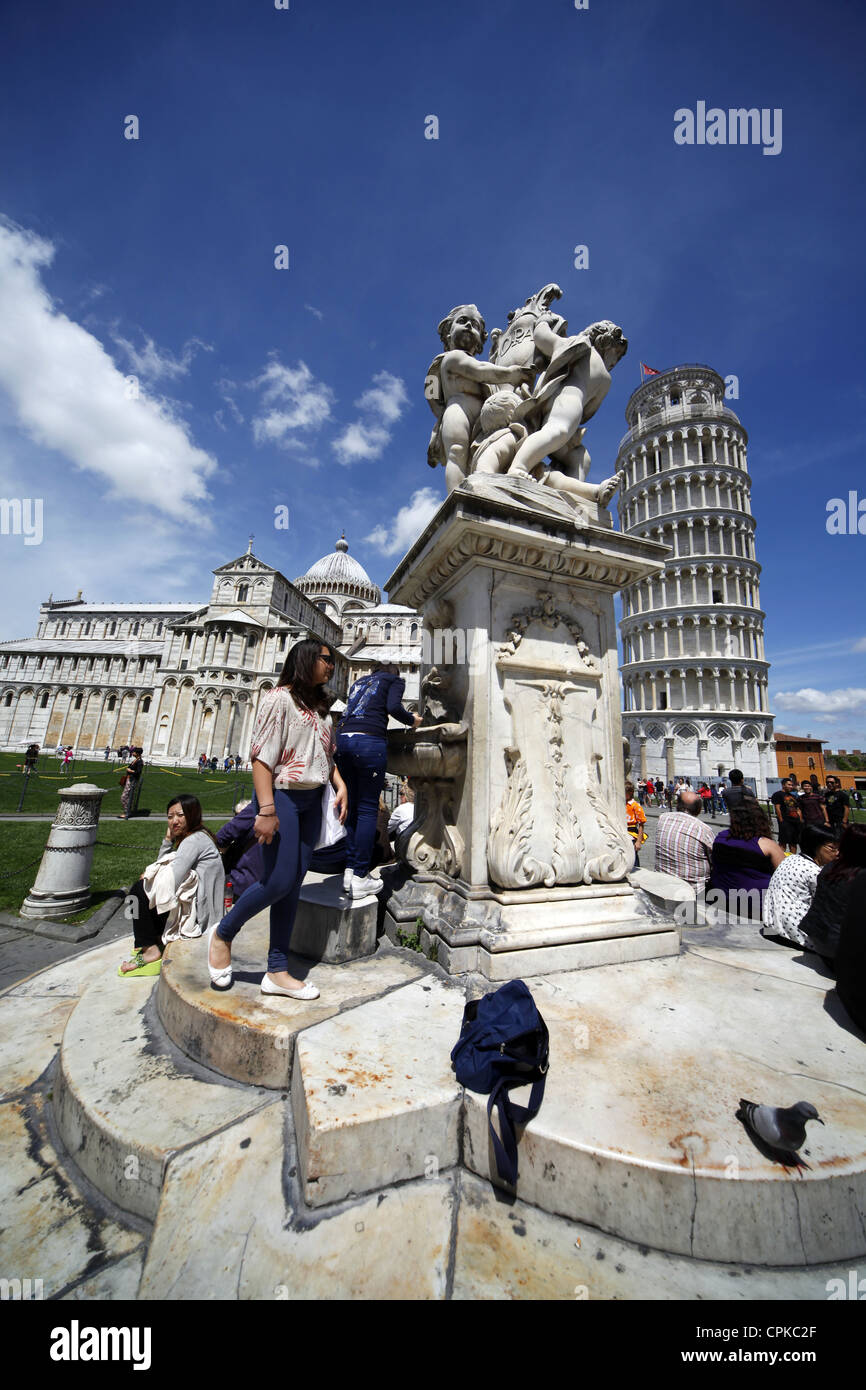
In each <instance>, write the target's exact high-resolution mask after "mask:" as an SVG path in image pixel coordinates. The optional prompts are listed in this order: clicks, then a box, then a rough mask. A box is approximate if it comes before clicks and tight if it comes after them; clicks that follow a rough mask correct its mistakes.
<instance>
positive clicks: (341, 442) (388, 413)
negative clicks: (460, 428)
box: [333, 372, 409, 529]
mask: <svg viewBox="0 0 866 1390" xmlns="http://www.w3.org/2000/svg"><path fill="white" fill-rule="evenodd" d="M408 404H409V396H408V394H407V392H406V386H405V383H404V382H403V381H402V380H401V378H400V377H398V376H392V374H391V373H390V372H378V373H377V375H376V376H374V377H373V385H372V386H371V387H370V388H369V390H367V391H365V392H364V393H363V395H361V396H359V397H358V399H357V400H356V401H355V405H356V406H357V408H358V409H359V410H360V411H361V412H362V417H361V419H359V420H353V421H352V422H351V424H349V425H347V426H346V428H345V429H344V430H343V431H342V433H341V434H338V435H337V438H336V439H335V440H334V445H333V447H334V453H335V454H336V455H337V461H338V463H342V464H343V465H345V466H347V467H348V466H349V465H350V464H353V463H357V462H358V461H359V460H364V459H377V458H380V457H381V456H382V454H383V453H384V451H385V449H386V447H387V446H388V444H389V443H390V440H391V426H392V425H395V424H396V423H397V421H398V420H399V419H400V416H401V415H402V414H403V411H404V410H405V408H406V406H407V405H408ZM379 529H381V528H379Z"/></svg>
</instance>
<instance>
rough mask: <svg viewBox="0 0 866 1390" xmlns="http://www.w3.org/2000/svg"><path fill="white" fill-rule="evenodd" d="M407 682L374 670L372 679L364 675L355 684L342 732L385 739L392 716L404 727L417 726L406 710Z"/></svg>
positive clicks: (389, 673) (350, 693)
mask: <svg viewBox="0 0 866 1390" xmlns="http://www.w3.org/2000/svg"><path fill="white" fill-rule="evenodd" d="M405 689H406V682H405V681H404V680H403V678H402V676H395V675H393V674H392V673H391V672H390V671H374V672H373V674H372V675H371V676H362V677H361V679H360V680H357V681H355V684H354V685H353V686H352V689H351V690H350V691H349V699H348V701H347V703H346V713H345V714H344V715H343V718H342V719H341V720H340V727H339V729H338V731H337V732H338V733H341V734H373V735H374V737H377V738H384V737H385V733H386V730H387V728H388V715H389V714H392V715H393V716H394V718H395V719H399V720H400V722H401V724H409V725H411V724H414V722H415V716H414V715H412V714H410V713H409V711H408V710H407V709H404V708H403V703H402V701H403V691H404V690H405Z"/></svg>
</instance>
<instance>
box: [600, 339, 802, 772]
mask: <svg viewBox="0 0 866 1390" xmlns="http://www.w3.org/2000/svg"><path fill="white" fill-rule="evenodd" d="M724 393H725V384H724V382H723V380H722V378H721V377H720V376H719V375H718V374H717V373H716V372H714V371H712V370H711V368H709V367H700V366H686V367H674V368H672V370H670V371H667V372H661V373H659V374H658V375H655V376H653V377H651V378H650V379H649V380H648V381H645V382H644V383H643V385H641V386H640V387H639V388H638V389H637V391H635V392H634V394H633V396H632V397H631V399H630V400H629V403H628V405H627V407H626V420H627V422H628V426H629V430H628V434H626V436H625V438H624V439H623V440H622V443H621V444H620V449H619V455H618V459H617V467H618V468H619V469H620V470H621V471H622V473H623V482H622V487H621V490H620V500H619V517H620V525H621V527H622V529H623V530H624V531H629V532H631V533H632V534H634V535H639V536H647V537H649V538H650V539H651V540H658V541H662V542H663V543H664V544H665V545H667V546H670V549H671V552H672V553H671V555H670V557H669V559H668V561H667V563H666V565H665V568H664V571H663V572H662V573H661V574H659V575H656V576H654V577H653V578H652V579H646V580H642V581H641V582H640V583H637V584H632V585H631V586H630V587H629V588H628V589H625V590H623V595H622V600H623V616H622V622H621V633H622V646H623V665H622V668H621V669H622V677H623V687H624V698H625V707H624V710H623V732H624V733H625V735H626V737H627V738H628V740H629V744H630V747H631V756H632V767H633V772H634V775H635V776H637V775H641V776H652V777H659V776H662V777H665V778H666V779H667V778H670V777H678V776H683V777H689V778H690V779H691V780H692V783H693V785H694V782H695V779H697V780H699V781H700V780H706V779H707V778H715V777H717V776H719V775H720V774H721V773H723V772H727V771H728V769H729V768H731V767H739V768H741V769H742V771H743V773H744V775H745V777H746V778H747V779H754V784H755V787H756V790H757V791H758V794H759V795H762V794H764V793H765V791H766V779H767V778H768V777H774V776H775V775H776V765H775V757H774V755H773V742H772V739H773V719H772V715H771V714H770V712H769V708H768V704H767V673H768V670H769V666H768V664H767V662H766V660H765V658H764V614H763V613H762V611H761V606H760V598H759V593H758V583H759V576H760V573H761V567H760V565H759V564H758V561H757V556H756V552H755V520H754V517H753V516H752V512H751V508H750V506H749V492H750V485H751V479H750V477H749V472H748V464H747V461H746V444H747V439H748V437H747V435H746V431H745V430H744V429H743V426H742V425H741V424H740V421H739V420H738V419H737V416H736V415H735V414H734V412H733V411H732V410H729V409H728V408H727V406H726V405H725V403H724Z"/></svg>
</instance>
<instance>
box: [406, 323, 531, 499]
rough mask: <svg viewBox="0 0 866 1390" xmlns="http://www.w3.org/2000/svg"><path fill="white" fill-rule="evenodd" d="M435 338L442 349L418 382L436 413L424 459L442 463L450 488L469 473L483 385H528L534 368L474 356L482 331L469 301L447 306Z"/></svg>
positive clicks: (483, 339)
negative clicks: (438, 340) (439, 339)
mask: <svg viewBox="0 0 866 1390" xmlns="http://www.w3.org/2000/svg"><path fill="white" fill-rule="evenodd" d="M439 337H440V338H441V339H442V343H443V345H444V347H445V352H444V353H440V354H439V356H438V357H436V358H434V360H433V362H432V363H431V364H430V367H429V369H428V372H427V378H426V380H425V382H424V394H425V396H426V397H427V400H428V401H429V403H430V408H431V410H432V411H433V413H434V415H436V417H437V423H436V425H435V427H434V429H433V433H432V435H431V436H430V444H429V447H428V450H427V462H428V463H429V464H430V466H431V468H435V467H436V465H437V464H439V463H444V465H445V483H446V486H447V488H448V491H449V492H452V491H453V490H454V488H456V487H459V486H460V484H461V483H462V482H463V480H464V478H465V477H466V476H467V474H468V472H469V442H470V439H471V437H472V432H473V430H474V428H475V426H476V424H477V422H478V417H479V416H480V414H481V407H482V406H483V404H484V401H485V400H486V398H487V396H488V394H489V388H490V387H495V386H520V385H521V384H529V383H530V382H531V381H532V379H533V376H534V372H533V371H531V370H530V369H528V368H527V367H504V366H497V365H496V364H495V363H493V362H479V361H478V360H477V358H478V354H479V352H480V351H481V349H482V348H483V346H484V344H485V342H486V341H487V330H486V328H485V325H484V319H483V318H482V317H481V314H480V312H479V310H478V309H477V308H476V306H475V305H474V304H458V305H457V307H456V308H454V309H452V310H451V313H450V314H448V315H447V317H446V318H444V319H443V320H442V322H441V323H440V325H439Z"/></svg>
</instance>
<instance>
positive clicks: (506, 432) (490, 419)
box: [469, 390, 528, 473]
mask: <svg viewBox="0 0 866 1390" xmlns="http://www.w3.org/2000/svg"><path fill="white" fill-rule="evenodd" d="M523 401H524V397H523V396H519V395H518V394H517V392H516V391H511V390H504V391H494V392H493V395H492V396H488V398H487V400H486V401H485V402H484V404H483V405H482V407H481V413H480V414H479V416H478V426H477V433H476V435H475V437H474V439H473V441H472V444H471V445H470V449H469V470H470V472H472V473H507V472H508V468H509V465H510V464H511V461H512V459H513V458H514V455H515V454H516V453H517V450H518V449H519V448H520V445H521V444H522V443H523V441H524V439H525V438H526V436H527V433H528V431H527V429H526V426H525V425H521V424H520V423H519V422H516V421H515V419H514V415H515V412H516V411H517V410H519V409H520V407H521V406H522V404H523Z"/></svg>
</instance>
